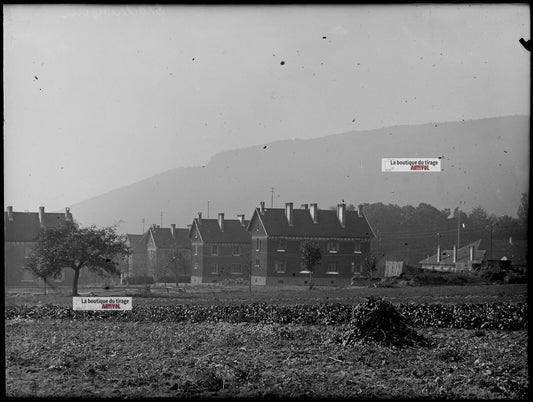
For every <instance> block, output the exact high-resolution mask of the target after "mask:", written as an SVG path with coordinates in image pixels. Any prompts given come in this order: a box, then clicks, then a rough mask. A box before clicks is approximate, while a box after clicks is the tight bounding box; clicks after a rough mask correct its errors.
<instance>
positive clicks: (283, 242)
mask: <svg viewBox="0 0 533 402" xmlns="http://www.w3.org/2000/svg"><path fill="white" fill-rule="evenodd" d="M261 243H262V242H261V239H259V238H257V239H256V241H255V251H261ZM276 250H277V251H286V250H287V239H279V240H278V245H277V249H276ZM327 251H328V253H338V252H339V242H338V241H334V240H332V241H328V243H327ZM353 252H354V253H360V252H361V242H360V241H355V242H354V251H353ZM194 255H198V245H196V244H195V245H194ZM211 255H220V246H215V245H213V246H211ZM232 255H234V256H239V255H242V248H241V246H233V248H232Z"/></svg>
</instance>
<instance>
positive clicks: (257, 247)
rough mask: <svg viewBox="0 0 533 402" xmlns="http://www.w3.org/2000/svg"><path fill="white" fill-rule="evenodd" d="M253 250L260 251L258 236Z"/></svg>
mask: <svg viewBox="0 0 533 402" xmlns="http://www.w3.org/2000/svg"><path fill="white" fill-rule="evenodd" d="M255 251H261V239H259V238H257V239H256V240H255Z"/></svg>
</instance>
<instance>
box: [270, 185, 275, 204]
mask: <svg viewBox="0 0 533 402" xmlns="http://www.w3.org/2000/svg"><path fill="white" fill-rule="evenodd" d="M270 188H271V191H270V192H271V194H272V195H271V197H270V208H274V187H270Z"/></svg>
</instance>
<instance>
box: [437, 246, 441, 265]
mask: <svg viewBox="0 0 533 402" xmlns="http://www.w3.org/2000/svg"><path fill="white" fill-rule="evenodd" d="M437 262H440V246H437Z"/></svg>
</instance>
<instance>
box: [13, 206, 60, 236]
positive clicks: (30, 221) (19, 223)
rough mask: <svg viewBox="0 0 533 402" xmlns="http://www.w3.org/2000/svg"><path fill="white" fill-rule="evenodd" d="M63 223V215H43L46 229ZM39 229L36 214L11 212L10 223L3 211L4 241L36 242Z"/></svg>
mask: <svg viewBox="0 0 533 402" xmlns="http://www.w3.org/2000/svg"><path fill="white" fill-rule="evenodd" d="M63 223H65V214H64V213H55V212H45V213H44V225H45V226H46V227H59V226H60V225H62V224H63ZM40 229H41V225H40V223H39V213H38V212H13V220H11V221H10V220H9V219H8V214H7V212H6V211H4V234H5V241H13V242H15V241H17V242H34V241H37V238H38V237H39V231H40Z"/></svg>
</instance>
